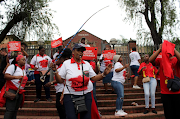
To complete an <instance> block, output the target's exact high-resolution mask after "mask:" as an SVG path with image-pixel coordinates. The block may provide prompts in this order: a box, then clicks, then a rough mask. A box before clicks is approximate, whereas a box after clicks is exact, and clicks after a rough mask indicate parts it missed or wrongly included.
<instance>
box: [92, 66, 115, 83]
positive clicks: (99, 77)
mask: <svg viewBox="0 0 180 119" xmlns="http://www.w3.org/2000/svg"><path fill="white" fill-rule="evenodd" d="M111 69H112V64H108V66H107V67H106V69H105V70H104V72H103V73H102V74H98V75H96V76H94V77H92V78H91V80H92V81H99V80H101V79H103V78H104V77H105V76H106V75H107V74H109V72H110V71H111Z"/></svg>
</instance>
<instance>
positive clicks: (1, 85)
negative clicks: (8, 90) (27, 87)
mask: <svg viewBox="0 0 180 119" xmlns="http://www.w3.org/2000/svg"><path fill="white" fill-rule="evenodd" d="M5 83H6V81H5V80H4V81H1V80H0V91H1V89H2V87H3V86H4V84H5Z"/></svg>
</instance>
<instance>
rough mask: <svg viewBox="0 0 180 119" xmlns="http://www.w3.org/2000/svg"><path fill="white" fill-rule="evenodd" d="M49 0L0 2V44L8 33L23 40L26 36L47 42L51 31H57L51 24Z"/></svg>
mask: <svg viewBox="0 0 180 119" xmlns="http://www.w3.org/2000/svg"><path fill="white" fill-rule="evenodd" d="M49 2H50V0H0V8H2V7H3V8H4V10H5V12H1V13H0V16H1V17H0V18H1V19H0V24H1V25H2V26H4V27H3V28H2V29H1V32H0V42H1V41H3V39H4V38H5V36H6V35H7V34H8V33H11V34H14V35H16V36H17V37H19V38H20V39H22V40H24V38H25V37H26V35H29V36H30V34H33V37H34V36H36V37H37V38H42V39H44V40H49V39H51V38H52V36H53V31H54V30H58V28H57V26H56V25H55V24H54V23H52V22H51V18H52V10H51V9H49V8H48V3H49Z"/></svg>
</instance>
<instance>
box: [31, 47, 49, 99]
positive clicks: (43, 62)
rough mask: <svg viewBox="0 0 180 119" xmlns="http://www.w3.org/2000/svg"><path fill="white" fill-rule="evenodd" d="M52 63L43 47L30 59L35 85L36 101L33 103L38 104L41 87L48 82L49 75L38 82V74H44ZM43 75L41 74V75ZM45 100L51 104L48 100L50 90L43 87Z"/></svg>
mask: <svg viewBox="0 0 180 119" xmlns="http://www.w3.org/2000/svg"><path fill="white" fill-rule="evenodd" d="M51 62H52V59H51V58H50V57H49V56H47V55H46V54H45V48H44V47H43V46H40V47H39V53H38V54H37V55H35V56H33V58H32V59H31V62H30V66H31V68H32V69H34V77H35V85H36V99H35V100H34V102H38V101H40V100H41V89H42V85H43V86H44V85H45V84H46V83H48V82H49V77H50V76H49V75H47V76H46V77H45V80H44V82H42V81H41V80H40V73H43V72H46V71H47V70H48V65H50V63H51ZM41 75H43V74H41ZM44 90H45V94H46V100H47V101H49V102H51V101H52V99H51V98H50V88H49V87H45V86H44Z"/></svg>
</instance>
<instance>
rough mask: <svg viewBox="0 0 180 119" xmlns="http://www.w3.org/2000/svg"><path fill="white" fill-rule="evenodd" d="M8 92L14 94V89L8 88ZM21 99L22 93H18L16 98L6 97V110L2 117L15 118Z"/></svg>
mask: <svg viewBox="0 0 180 119" xmlns="http://www.w3.org/2000/svg"><path fill="white" fill-rule="evenodd" d="M9 91H10V92H12V93H14V94H16V91H14V90H11V89H9ZM22 100H23V95H22V94H18V95H17V97H16V99H14V100H10V99H8V98H7V99H6V112H5V114H4V119H16V116H17V111H18V109H19V106H20V104H21V102H22Z"/></svg>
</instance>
